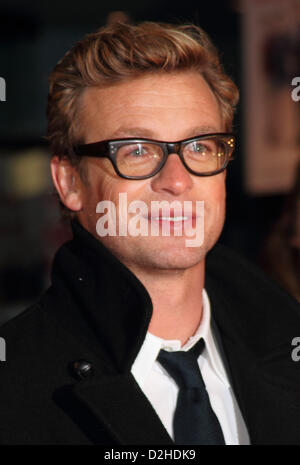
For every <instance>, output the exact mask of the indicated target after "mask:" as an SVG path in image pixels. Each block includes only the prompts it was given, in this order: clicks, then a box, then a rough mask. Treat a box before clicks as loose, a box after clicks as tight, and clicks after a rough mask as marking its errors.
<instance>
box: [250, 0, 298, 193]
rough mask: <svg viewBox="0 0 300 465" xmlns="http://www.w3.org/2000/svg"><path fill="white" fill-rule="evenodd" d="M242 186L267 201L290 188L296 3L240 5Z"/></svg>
mask: <svg viewBox="0 0 300 465" xmlns="http://www.w3.org/2000/svg"><path fill="white" fill-rule="evenodd" d="M243 10H244V15H243V16H244V24H243V26H244V27H243V31H244V53H243V57H244V92H245V93H244V95H245V101H244V102H243V107H244V117H245V139H246V145H245V149H246V160H245V184H246V189H247V191H248V193H250V194H256V195H268V194H277V193H285V192H287V191H289V190H290V189H291V188H292V185H293V183H294V179H295V173H296V167H297V165H298V163H299V162H300V101H298V102H297V101H294V100H293V98H292V91H293V89H294V88H295V86H293V85H292V80H293V79H294V78H295V77H297V76H298V77H299V80H300V0H245V2H244V9H243Z"/></svg>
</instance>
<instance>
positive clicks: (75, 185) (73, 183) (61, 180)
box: [50, 155, 82, 212]
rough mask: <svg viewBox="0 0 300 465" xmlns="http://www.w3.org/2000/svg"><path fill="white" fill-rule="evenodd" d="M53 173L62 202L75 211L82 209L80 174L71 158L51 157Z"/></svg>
mask: <svg viewBox="0 0 300 465" xmlns="http://www.w3.org/2000/svg"><path fill="white" fill-rule="evenodd" d="M50 165H51V174H52V179H53V183H54V185H55V188H56V190H57V192H58V194H59V197H60V200H61V201H62V203H63V204H64V205H65V206H66V207H67V208H69V210H72V211H74V212H78V211H80V210H81V209H82V198H81V189H80V185H81V183H80V176H79V173H78V170H77V169H76V167H75V166H73V165H72V164H71V163H70V162H69V160H67V159H60V158H59V157H58V156H56V155H55V156H54V157H52V159H51V164H50Z"/></svg>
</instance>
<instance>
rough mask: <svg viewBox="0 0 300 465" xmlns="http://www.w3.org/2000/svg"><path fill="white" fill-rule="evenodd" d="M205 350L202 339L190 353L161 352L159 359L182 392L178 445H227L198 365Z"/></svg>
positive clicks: (176, 428) (176, 434)
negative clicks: (198, 360)
mask: <svg viewBox="0 0 300 465" xmlns="http://www.w3.org/2000/svg"><path fill="white" fill-rule="evenodd" d="M203 348H204V340H203V339H202V338H201V339H200V341H198V342H197V344H195V346H194V347H192V348H191V349H190V350H189V351H187V352H184V351H182V350H180V351H175V352H167V351H166V350H161V351H160V353H159V355H158V357H157V360H158V361H159V363H161V365H162V366H163V367H164V368H165V370H166V371H167V372H168V373H169V375H170V376H171V377H172V378H173V379H174V381H175V382H176V384H177V385H178V388H179V392H178V398H177V405H176V410H175V414H174V421H173V426H174V440H175V444H182V445H197V444H199V445H212V444H223V445H224V444H225V441H224V436H223V433H222V429H221V426H220V423H219V421H218V418H217V416H216V414H215V413H214V411H213V409H212V408H211V405H210V402H209V397H208V394H207V391H206V388H205V384H204V381H203V378H202V375H201V372H200V369H199V365H198V362H197V359H198V357H199V355H200V353H201V352H202V350H203Z"/></svg>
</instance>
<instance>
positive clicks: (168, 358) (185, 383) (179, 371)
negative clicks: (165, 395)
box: [157, 338, 205, 389]
mask: <svg viewBox="0 0 300 465" xmlns="http://www.w3.org/2000/svg"><path fill="white" fill-rule="evenodd" d="M203 349H204V340H203V339H202V338H201V339H200V340H199V341H198V342H197V344H195V345H194V346H193V347H192V348H191V349H190V350H188V351H187V352H184V351H183V350H178V351H174V352H167V351H166V350H163V349H162V350H161V351H160V352H159V354H158V357H157V360H158V361H159V363H160V364H161V365H162V366H163V367H164V368H165V370H166V371H167V372H168V373H169V375H170V376H171V377H172V378H173V379H174V381H175V382H176V384H177V385H178V386H179V387H184V388H188V389H189V388H195V387H197V388H199V387H200V386H201V387H205V386H204V381H203V379H202V376H201V373H200V369H199V366H198V362H197V359H198V357H199V355H200V354H201V352H202V351H203Z"/></svg>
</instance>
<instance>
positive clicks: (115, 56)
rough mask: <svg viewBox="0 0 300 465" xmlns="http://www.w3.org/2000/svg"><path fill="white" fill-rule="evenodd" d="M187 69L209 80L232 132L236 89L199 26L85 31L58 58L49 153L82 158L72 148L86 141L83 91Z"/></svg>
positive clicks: (118, 26)
mask: <svg viewBox="0 0 300 465" xmlns="http://www.w3.org/2000/svg"><path fill="white" fill-rule="evenodd" d="M185 70H186V71H190V70H195V71H196V72H198V73H200V74H201V75H202V76H203V77H204V79H205V80H206V81H207V83H208V84H209V86H210V87H211V89H212V91H213V93H214V95H215V96H216V98H217V101H218V102H219V106H220V111H221V116H222V119H223V121H224V125H225V130H226V131H230V130H231V128H232V120H233V115H234V109H235V107H236V105H237V102H238V98H239V93H238V89H237V87H236V85H235V84H234V83H233V81H232V80H231V79H230V78H229V77H228V76H227V75H226V74H225V73H224V71H223V68H222V65H221V63H220V60H219V57H218V53H217V50H216V48H215V47H214V46H213V44H212V43H211V41H210V39H209V38H208V36H207V34H206V33H205V32H204V31H203V30H202V29H201V28H200V27H198V26H195V25H180V26H175V25H172V24H162V23H152V22H144V23H140V24H137V25H133V24H122V23H117V24H112V25H108V26H104V27H102V28H100V29H98V30H97V31H96V32H94V33H92V34H89V35H87V36H86V37H85V38H83V40H81V41H80V42H78V43H77V44H75V45H74V47H73V48H72V49H71V50H70V51H69V52H67V53H66V55H65V56H64V57H63V58H62V60H60V61H59V62H58V64H57V65H56V67H55V68H54V70H53V72H52V73H51V75H50V78H49V84H50V88H49V96H48V106H47V117H48V131H47V136H48V140H49V142H50V148H51V152H52V153H53V154H56V155H58V156H60V157H62V156H65V154H67V156H68V157H69V159H70V161H72V162H74V163H76V161H78V160H77V157H76V156H75V155H74V154H73V151H72V146H73V145H74V144H79V143H83V142H84V141H83V140H81V138H80V131H79V125H78V109H79V100H80V96H81V95H82V92H83V91H84V89H86V88H88V87H94V86H97V87H105V86H110V85H112V84H114V83H117V82H122V81H123V80H128V79H130V78H135V77H140V76H142V75H144V74H149V73H168V72H174V71H185Z"/></svg>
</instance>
